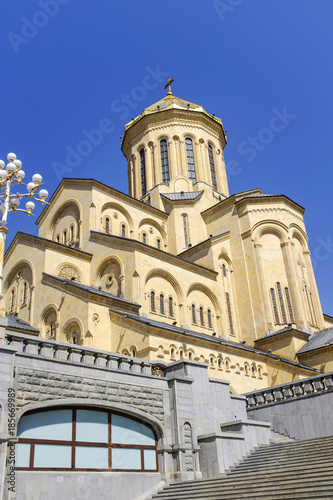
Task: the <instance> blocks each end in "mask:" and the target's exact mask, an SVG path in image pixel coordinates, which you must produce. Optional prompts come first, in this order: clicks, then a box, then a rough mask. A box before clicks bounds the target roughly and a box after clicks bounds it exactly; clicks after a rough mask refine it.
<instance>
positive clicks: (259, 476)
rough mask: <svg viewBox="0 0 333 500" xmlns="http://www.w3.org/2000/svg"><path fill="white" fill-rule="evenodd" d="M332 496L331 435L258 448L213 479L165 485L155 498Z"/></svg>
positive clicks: (212, 499)
mask: <svg viewBox="0 0 333 500" xmlns="http://www.w3.org/2000/svg"><path fill="white" fill-rule="evenodd" d="M195 498H201V499H203V500H220V499H221V500H222V499H227V500H232V499H237V500H243V499H244V500H245V499H255V500H258V499H265V500H270V499H272V500H273V499H274V500H275V499H298V500H300V499H308V498H312V499H315V500H319V499H326V500H329V499H330V500H332V499H333V436H325V437H321V438H312V439H306V440H302V441H291V442H285V443H274V444H271V445H269V446H265V447H262V448H258V449H257V450H256V451H254V452H253V453H251V454H250V455H249V456H248V457H247V458H245V459H244V460H243V461H242V462H240V463H239V464H238V465H236V466H234V467H233V468H232V469H231V470H230V471H229V472H228V473H227V474H225V475H224V476H221V477H219V478H216V479H207V480H200V481H187V482H183V483H176V484H172V485H170V486H166V487H165V488H164V489H163V490H161V491H160V492H159V493H157V494H155V495H153V496H152V499H156V500H164V499H165V500H177V499H182V500H185V499H195Z"/></svg>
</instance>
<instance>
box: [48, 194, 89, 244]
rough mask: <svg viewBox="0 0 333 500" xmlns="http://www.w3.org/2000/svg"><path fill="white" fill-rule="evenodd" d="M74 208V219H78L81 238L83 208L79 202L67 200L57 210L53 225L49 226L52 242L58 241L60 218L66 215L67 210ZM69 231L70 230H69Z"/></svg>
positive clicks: (78, 232) (78, 231)
mask: <svg viewBox="0 0 333 500" xmlns="http://www.w3.org/2000/svg"><path fill="white" fill-rule="evenodd" d="M71 207H74V215H73V217H74V219H76V223H77V225H78V226H77V235H76V236H77V238H78V239H79V238H80V228H79V223H80V221H81V220H82V207H81V204H80V203H79V201H78V200H75V199H73V198H71V199H69V200H66V201H65V202H64V203H62V204H61V205H60V207H59V208H58V209H57V210H56V212H55V214H54V215H53V217H52V219H51V224H50V226H49V237H50V238H51V239H52V240H55V239H56V235H57V231H55V229H56V226H57V222H58V221H59V218H60V217H61V216H62V215H63V214H64V212H65V211H66V210H68V209H69V208H71ZM68 229H69V228H68Z"/></svg>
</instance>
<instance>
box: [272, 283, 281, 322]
mask: <svg viewBox="0 0 333 500" xmlns="http://www.w3.org/2000/svg"><path fill="white" fill-rule="evenodd" d="M270 292H271V298H272V305H273V311H274V318H275V324H276V325H279V324H280V320H279V314H278V310H277V307H276V300H275V292H274V288H271V289H270Z"/></svg>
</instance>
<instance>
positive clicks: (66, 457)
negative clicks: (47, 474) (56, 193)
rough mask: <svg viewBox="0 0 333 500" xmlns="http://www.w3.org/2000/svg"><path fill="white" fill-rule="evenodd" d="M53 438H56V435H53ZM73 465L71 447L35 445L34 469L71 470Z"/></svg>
mask: <svg viewBox="0 0 333 500" xmlns="http://www.w3.org/2000/svg"><path fill="white" fill-rule="evenodd" d="M51 436H52V434H51ZM49 437H50V436H49ZM53 437H56V435H53ZM71 463H72V447H71V446H66V445H59V444H35V453H34V467H36V468H37V467H38V468H43V469H49V468H52V469H53V468H55V469H57V468H64V469H69V468H70V467H71Z"/></svg>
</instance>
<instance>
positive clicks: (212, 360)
mask: <svg viewBox="0 0 333 500" xmlns="http://www.w3.org/2000/svg"><path fill="white" fill-rule="evenodd" d="M214 364H215V360H214V358H213V356H211V357H210V358H209V365H210V367H211V368H214Z"/></svg>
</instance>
